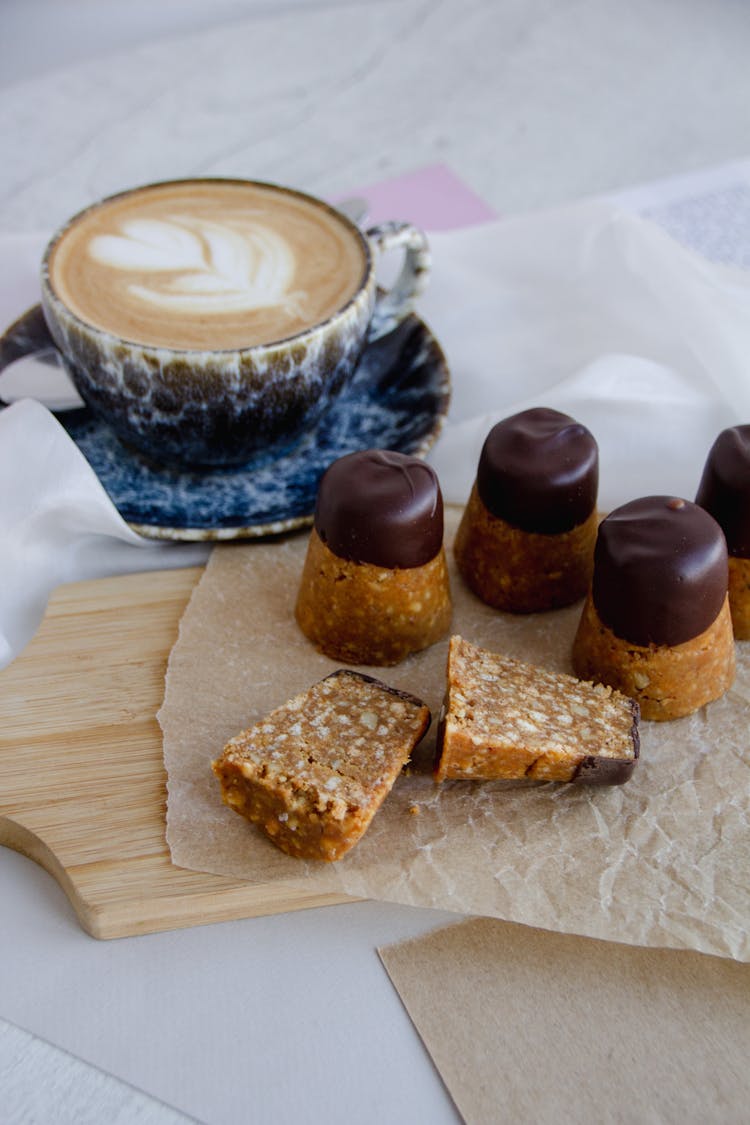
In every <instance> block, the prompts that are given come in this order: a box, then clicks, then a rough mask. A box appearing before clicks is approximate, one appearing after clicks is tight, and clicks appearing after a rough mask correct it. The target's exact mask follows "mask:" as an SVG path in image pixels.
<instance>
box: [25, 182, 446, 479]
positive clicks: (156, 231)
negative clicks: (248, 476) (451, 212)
mask: <svg viewBox="0 0 750 1125" xmlns="http://www.w3.org/2000/svg"><path fill="white" fill-rule="evenodd" d="M390 250H399V251H400V252H401V253H402V255H403V261H402V263H401V268H400V273H399V274H398V276H397V277H396V280H395V282H394V283H393V285H392V286H391V288H390V289H389V290H388V291H386V292H382V291H381V290H380V289H379V288H378V286H377V285H376V263H377V259H378V257H379V255H380V254H381V253H383V252H385V251H390ZM428 273H429V250H428V246H427V241H426V238H425V235H424V234H423V233H422V232H421V231H419V230H418V229H417V228H415V227H414V226H412V225H411V224H408V223H395V222H394V223H385V224H383V225H381V226H376V227H373V228H371V229H370V230H368V231H367V232H364V233H363V232H362V231H361V230H360V229H359V228H358V227H357V226H356V225H355V224H354V223H353V222H351V221H350V220H349V219H347V218H346V217H345V216H344V215H342V214H341V213H340V212H338V211H336V210H335V208H333V207H331V206H329V205H328V204H326V203H324V202H323V201H322V200H319V199H317V198H315V197H313V196H310V195H307V194H304V193H302V192H299V191H295V190H293V189H291V188H287V187H282V186H279V185H276V184H270V183H262V182H257V181H247V180H229V179H193V180H176V181H169V182H164V183H156V184H149V185H146V186H144V187H139V188H134V189H132V190H130V191H125V192H122V193H120V194H118V195H114V196H110V197H108V198H107V199H104V200H102V201H101V202H99V203H96V204H94V205H93V206H91V207H89V208H87V209H86V210H84V211H82V212H80V213H79V214H77V215H76V216H74V217H73V218H72V219H71V220H70V221H69V222H67V223H66V224H65V226H63V227H62V228H61V229H60V230H59V231H58V232H57V233H56V234H55V235H54V237H53V238H52V240H51V241H50V243H49V245H48V247H47V250H46V252H45V255H44V259H43V263H42V274H41V288H42V309H43V312H44V318H45V320H46V322H47V326H48V328H49V332H50V335H51V337H52V339H53V341H54V344H55V345H56V347H57V349H58V350H59V352H60V355H61V356H62V360H63V363H64V366H65V368H66V369H67V371H68V373H69V375H70V376H71V378H72V380H73V383H74V384H75V387H76V389H77V390H78V392H79V393H80V395H81V397H82V398H83V399H84V401H85V402H86V403H87V404H88V405H89V406H90V407H91V409H92V410H93V411H94V412H95V413H96V414H97V415H98V416H99V417H100V418H101V419H103V420H104V421H105V422H107V423H108V424H109V425H110V426H111V427H112V429H113V430H114V431H115V432H116V433H117V435H118V436H119V437H120V438H121V439H122V441H124V442H125V443H126V444H128V445H130V446H133V447H135V448H136V449H138V450H140V451H141V452H142V453H145V454H146V455H147V456H149V457H150V458H153V459H154V460H157V461H163V462H177V463H180V464H184V465H193V466H212V465H213V466H221V465H238V464H242V463H244V462H246V461H249V460H250V459H251V458H252V457H253V456H254V455H255V454H256V453H258V452H259V451H268V450H279V451H281V450H283V449H286V448H289V447H291V446H292V445H294V444H295V443H296V442H297V441H299V440H300V438H301V437H302V436H303V435H304V433H305V432H306V431H308V430H309V429H311V428H312V427H314V425H315V424H316V422H317V421H318V420H319V419H320V417H321V416H322V414H323V412H324V411H325V410H326V408H327V407H328V406H329V404H330V403H331V402H332V400H333V399H334V398H335V396H336V395H337V394H338V393H339V392H340V391H341V390H342V388H343V387H344V386H345V385H346V384H347V382H348V381H349V380H350V378H351V376H352V375H353V373H354V370H355V368H356V366H357V363H358V360H359V358H360V355H361V354H362V351H363V349H364V347H365V346H366V345H367V344H368V342H370V341H373V340H375V339H377V338H378V337H380V336H382V335H384V334H385V333H387V332H389V331H391V330H392V329H393V328H394V327H395V326H396V324H398V323H399V321H401V320H402V319H403V318H404V317H405V316H406V315H407V314H408V313H409V312H410V311H411V309H412V307H413V303H414V300H415V299H416V297H417V296H418V295H419V293H420V292H421V291H422V289H423V287H424V284H425V282H426V280H427V276H428Z"/></svg>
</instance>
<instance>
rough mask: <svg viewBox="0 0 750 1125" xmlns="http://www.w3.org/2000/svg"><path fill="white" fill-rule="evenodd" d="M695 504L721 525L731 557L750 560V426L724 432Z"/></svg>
mask: <svg viewBox="0 0 750 1125" xmlns="http://www.w3.org/2000/svg"><path fill="white" fill-rule="evenodd" d="M695 502H696V504H700V506H701V508H705V509H706V511H707V512H710V513H711V515H712V516H713V517H714V519H715V520H716V521H717V522H718V523H719V524H720V525H721V528H722V530H723V532H724V534H725V536H726V539H727V547H728V548H729V554H730V555H736V556H737V557H738V558H741V559H750V426H731V427H730V428H729V429H728V430H722V431H721V433H720V434H719V436H718V437H717V439H716V441H715V442H714V444H713V445H712V446H711V449H710V451H709V454H708V458H707V460H706V465H705V468H704V470H703V476H702V477H701V482H700V485H699V486H698V494H697V496H696V497H695Z"/></svg>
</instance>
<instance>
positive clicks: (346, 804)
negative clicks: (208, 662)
mask: <svg viewBox="0 0 750 1125" xmlns="http://www.w3.org/2000/svg"><path fill="white" fill-rule="evenodd" d="M429 725H430V712H429V709H428V708H427V707H426V706H425V704H424V703H422V701H421V700H420V699H417V698H416V697H415V696H413V695H409V694H408V693H406V692H402V691H398V690H397V689H395V688H392V687H389V686H388V685H387V684H383V683H381V682H380V681H379V680H376V679H373V677H371V676H364V675H361V674H360V673H357V672H350V671H348V670H340V671H338V672H334V673H332V674H331V675H330V676H327V677H326V679H324V680H321V681H320V682H319V683H316V684H314V685H313V686H312V687H311V688H309V690H308V691H306V692H303V693H302V694H301V695H298V696H296V697H295V698H294V699H291V700H290V701H289V702H288V703H285V704H283V706H281V707H278V708H277V709H276V710H275V711H272V712H271V713H270V714H269V715H267V716H266V717H265V719H263V720H262V721H261V722H259V723H257V724H256V725H255V726H253V727H251V728H250V729H249V730H246V731H243V732H242V733H241V734H238V735H236V736H235V737H234V738H232V739H231V740H230V741H229V742H228V743H227V745H226V746H225V748H224V752H223V754H222V755H221V757H220V758H218V759H217V760H216V761H215V762H214V763H213V771H214V773H215V774H216V776H217V777H218V779H219V781H220V782H221V789H222V797H223V800H224V802H225V804H227V805H228V806H229V807H230V808H232V809H234V810H235V812H238V813H240V815H241V816H244V817H246V818H247V819H248V820H250V821H252V822H253V823H254V824H257V825H258V826H259V827H260V828H262V829H263V831H264V832H265V833H266V835H267V836H268V837H269V838H270V839H271V840H272V841H273V842H274V843H275V844H276V845H277V846H278V847H279V848H281V849H282V851H285V852H287V853H288V854H289V855H292V856H297V857H299V858H303V859H323V860H336V859H340V858H341V856H342V855H344V854H345V852H347V851H348V850H349V849H350V848H351V847H352V846H353V845H354V844H356V843H357V841H358V840H359V839H361V837H362V835H363V834H364V833H365V831H366V830H367V828H368V826H369V824H370V822H371V820H372V818H373V817H374V815H375V813H376V812H377V810H378V809H379V807H380V805H381V804H382V802H383V800H384V799H385V797H386V796H387V795H388V793H389V792H390V789H391V787H392V785H393V783H394V781H395V780H396V778H397V777H398V775H399V773H400V772H401V770H402V768H403V766H404V765H405V764H406V762H407V761H408V760H409V757H410V755H411V752H412V750H413V749H414V747H415V746H416V745H417V743H418V742H419V740H420V739H421V738H422V736H423V734H424V733H425V731H426V730H427V728H428V727H429Z"/></svg>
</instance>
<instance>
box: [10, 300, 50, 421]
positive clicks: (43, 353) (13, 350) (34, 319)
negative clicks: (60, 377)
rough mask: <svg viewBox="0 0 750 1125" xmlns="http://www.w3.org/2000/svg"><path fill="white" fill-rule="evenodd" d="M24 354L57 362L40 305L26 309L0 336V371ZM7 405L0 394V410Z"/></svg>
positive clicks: (41, 359) (44, 360)
mask: <svg viewBox="0 0 750 1125" xmlns="http://www.w3.org/2000/svg"><path fill="white" fill-rule="evenodd" d="M25 356H34V357H35V358H36V359H39V360H40V361H41V362H42V363H45V362H48V361H50V360H53V361H54V362H57V358H58V352H57V349H56V348H55V345H54V342H53V340H52V337H51V336H50V334H49V329H48V328H47V322H46V321H45V319H44V314H43V312H42V306H41V305H34V306H33V307H32V308H30V309H28V310H27V311H26V312H25V313H24V314H23V316H19V318H18V320H16V321H14V322H13V324H11V325H10V327H8V328H6V330H5V331H4V332H3V334H2V336H0V371H4V370H5V368H6V367H10V365H11V363H15V362H16V360H18V359H23V358H24V357H25ZM9 405H10V403H8V402H5V401H4V400H3V398H2V397H1V396H0V410H2V409H3V407H4V406H9Z"/></svg>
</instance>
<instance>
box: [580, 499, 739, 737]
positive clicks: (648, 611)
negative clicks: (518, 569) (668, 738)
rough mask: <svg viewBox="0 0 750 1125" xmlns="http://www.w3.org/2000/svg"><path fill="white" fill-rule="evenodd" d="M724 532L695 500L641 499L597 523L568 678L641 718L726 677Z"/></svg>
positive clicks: (668, 710)
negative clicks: (636, 710) (634, 708)
mask: <svg viewBox="0 0 750 1125" xmlns="http://www.w3.org/2000/svg"><path fill="white" fill-rule="evenodd" d="M727 583H728V564H727V549H726V542H725V539H724V535H723V532H722V530H721V528H720V527H719V525H718V524H717V523H716V521H715V520H714V519H713V517H712V516H710V515H709V514H708V513H707V512H705V511H704V510H703V509H702V508H700V507H698V506H697V505H696V504H691V503H690V502H689V501H687V500H683V499H682V498H681V497H676V496H646V497H642V498H640V499H637V500H632V501H631V502H630V503H628V504H624V505H623V506H622V507H620V508H617V509H616V510H615V511H613V512H611V513H610V515H609V516H607V518H606V519H605V520H603V521H602V524H601V526H600V528H599V534H598V537H597V542H596V549H595V552H594V576H593V580H592V584H591V591H590V593H589V596H588V597H587V599H586V604H585V605H584V607H583V612H582V615H581V621H580V623H579V626H578V632H577V634H576V638H575V641H574V645H573V665H574V668H575V671H576V674H577V675H578V676H580V677H582V678H583V679H592V680H597V681H599V682H602V683H605V684H609V685H610V686H611V687H614V688H617V689H618V690H619V691H622V692H624V693H625V694H626V695H629V696H630V697H631V698H633V699H636V700H637V701H638V703H639V704H640V708H641V713H642V715H643V717H644V718H646V719H673V718H677V717H679V716H681V715H686V714H689V713H690V712H691V711H694V710H696V709H697V708H698V707H701V706H703V705H704V704H705V703H708V702H710V701H711V700H713V699H717V698H718V697H719V696H720V695H723V694H724V692H725V691H726V690H727V688H728V687H729V686H730V684H731V683H732V680H733V678H734V644H733V638H732V629H731V620H730V616H729V605H728V600H727Z"/></svg>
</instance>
